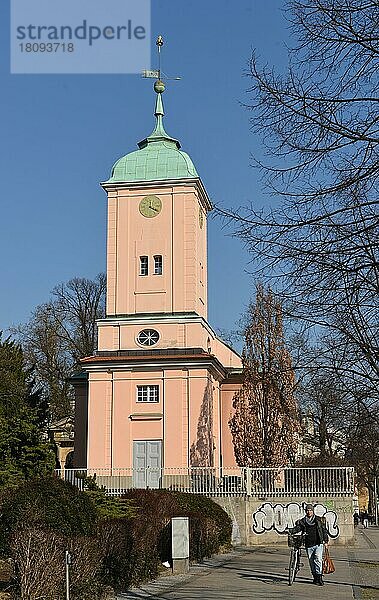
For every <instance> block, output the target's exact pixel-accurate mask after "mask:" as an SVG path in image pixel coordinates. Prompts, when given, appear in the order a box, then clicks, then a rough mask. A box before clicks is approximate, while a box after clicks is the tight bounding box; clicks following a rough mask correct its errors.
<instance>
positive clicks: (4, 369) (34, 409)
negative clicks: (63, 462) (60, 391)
mask: <svg viewBox="0 0 379 600" xmlns="http://www.w3.org/2000/svg"><path fill="white" fill-rule="evenodd" d="M47 416H48V412H47V402H46V400H45V398H44V396H43V394H42V391H41V390H39V389H36V387H35V384H34V380H33V375H32V372H31V370H30V369H27V368H26V367H25V363H24V355H23V352H22V349H21V346H19V345H18V344H16V343H15V342H14V341H12V340H11V339H10V338H7V339H5V340H2V337H1V334H0V488H1V487H4V486H9V485H16V484H18V483H20V482H21V481H23V480H24V479H28V478H30V477H35V476H38V475H44V474H47V473H51V471H52V469H53V468H54V466H55V457H54V452H53V450H52V448H51V446H50V444H49V443H48V442H47V440H46V435H45V426H46V422H47Z"/></svg>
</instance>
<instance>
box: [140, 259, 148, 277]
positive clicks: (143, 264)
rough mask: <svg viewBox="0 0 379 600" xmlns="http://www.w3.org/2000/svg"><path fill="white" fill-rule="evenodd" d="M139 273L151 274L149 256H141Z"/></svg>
mask: <svg viewBox="0 0 379 600" xmlns="http://www.w3.org/2000/svg"><path fill="white" fill-rule="evenodd" d="M139 274H140V275H148V274H149V257H148V256H140V257H139Z"/></svg>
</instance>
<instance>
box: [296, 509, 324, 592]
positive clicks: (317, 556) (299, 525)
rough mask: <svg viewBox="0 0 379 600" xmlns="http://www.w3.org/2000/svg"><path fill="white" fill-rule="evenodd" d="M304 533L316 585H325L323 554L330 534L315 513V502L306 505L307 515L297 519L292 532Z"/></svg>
mask: <svg viewBox="0 0 379 600" xmlns="http://www.w3.org/2000/svg"><path fill="white" fill-rule="evenodd" d="M300 532H301V533H302V534H303V535H304V545H305V550H306V552H307V555H308V560H309V567H310V569H311V573H312V576H313V582H312V583H314V584H315V585H324V581H323V578H322V555H323V552H324V546H327V545H328V542H329V536H328V532H327V530H326V527H325V525H324V523H323V520H322V519H321V517H317V516H316V515H315V513H314V508H313V504H307V505H306V506H305V516H304V517H303V518H302V519H300V520H299V521H296V523H295V527H292V529H290V533H300Z"/></svg>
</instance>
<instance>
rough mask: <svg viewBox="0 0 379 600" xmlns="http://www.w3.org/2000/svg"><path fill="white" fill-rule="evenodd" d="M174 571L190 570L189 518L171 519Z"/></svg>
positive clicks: (186, 571)
mask: <svg viewBox="0 0 379 600" xmlns="http://www.w3.org/2000/svg"><path fill="white" fill-rule="evenodd" d="M171 530H172V536H171V549H172V572H173V573H188V571H189V519H188V517H173V518H172V519H171Z"/></svg>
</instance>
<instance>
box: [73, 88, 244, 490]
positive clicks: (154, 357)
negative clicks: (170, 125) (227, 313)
mask: <svg viewBox="0 0 379 600" xmlns="http://www.w3.org/2000/svg"><path fill="white" fill-rule="evenodd" d="M160 86H161V87H160ZM163 89H164V87H163V85H162V84H161V83H160V82H157V83H156V86H155V91H156V92H157V101H156V108H155V116H156V127H155V129H154V131H153V133H152V134H151V135H150V136H149V137H147V138H146V139H145V140H142V142H140V143H139V150H137V151H135V152H131V153H129V154H127V155H126V156H124V157H122V158H121V159H120V160H119V161H117V163H116V164H115V165H114V167H113V170H112V175H111V178H110V179H109V180H108V181H106V182H104V183H102V186H103V188H104V190H105V192H106V193H107V196H108V226H107V240H108V241H107V304H106V317H105V318H104V319H103V320H101V321H99V322H98V349H97V352H96V354H95V355H94V356H91V357H86V358H83V360H82V361H81V366H82V374H81V375H80V376H79V377H78V378H77V379H76V380H74V386H75V389H76V424H75V430H76V433H75V439H76V442H75V459H74V460H75V467H77V468H84V467H85V468H88V469H133V468H134V469H136V470H138V469H141V470H143V469H144V468H146V467H155V468H156V467H158V468H162V469H164V468H165V467H167V468H183V467H185V468H188V467H195V466H199V467H222V466H224V467H232V466H235V459H234V453H233V447H232V441H231V435H230V431H229V426H228V420H229V418H230V415H231V405H232V398H233V396H234V394H235V392H236V391H237V390H238V389H239V387H240V385H241V359H240V356H239V355H238V354H237V353H236V352H235V351H234V350H233V349H231V348H230V347H229V346H228V345H226V344H225V343H224V342H223V341H222V340H220V339H219V338H218V337H217V336H216V334H215V333H214V331H213V329H212V328H211V326H210V325H209V323H208V321H207V214H208V212H209V211H210V210H211V208H212V207H211V203H210V200H209V198H208V195H207V192H206V190H205V188H204V185H203V183H202V181H201V179H200V177H199V176H198V174H197V171H196V169H195V167H194V165H193V163H192V161H191V159H190V157H189V156H188V155H187V154H186V153H184V152H183V151H181V150H180V144H179V142H178V141H177V140H175V139H174V138H171V137H170V136H169V135H168V134H167V133H166V131H165V129H164V127H163V104H162V98H161V95H162V92H163ZM145 483H146V482H145ZM141 485H144V482H143V481H141ZM150 485H151V486H153V485H154V482H153V483H152V484H151V482H150Z"/></svg>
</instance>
